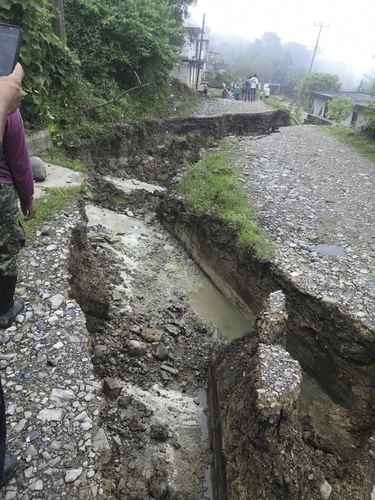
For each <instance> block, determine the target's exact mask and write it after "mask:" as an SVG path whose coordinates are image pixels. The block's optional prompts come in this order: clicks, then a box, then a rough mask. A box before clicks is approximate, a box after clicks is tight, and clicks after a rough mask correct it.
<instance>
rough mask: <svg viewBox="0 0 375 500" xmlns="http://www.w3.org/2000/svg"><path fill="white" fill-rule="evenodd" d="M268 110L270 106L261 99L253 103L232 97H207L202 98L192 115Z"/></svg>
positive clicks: (261, 111)
mask: <svg viewBox="0 0 375 500" xmlns="http://www.w3.org/2000/svg"><path fill="white" fill-rule="evenodd" d="M264 111H270V108H269V107H268V106H266V105H265V104H263V102H262V101H256V102H254V103H250V102H245V101H236V100H234V99H222V98H211V97H209V98H207V99H202V102H201V104H200V106H199V109H198V110H197V111H196V112H195V113H194V116H211V115H222V114H227V113H263V112H264Z"/></svg>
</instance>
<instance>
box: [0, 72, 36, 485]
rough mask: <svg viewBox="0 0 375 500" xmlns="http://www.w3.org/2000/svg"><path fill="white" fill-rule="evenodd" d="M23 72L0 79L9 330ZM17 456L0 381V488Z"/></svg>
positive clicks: (25, 200) (23, 196) (28, 188)
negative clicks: (10, 449) (11, 448)
mask: <svg viewBox="0 0 375 500" xmlns="http://www.w3.org/2000/svg"><path fill="white" fill-rule="evenodd" d="M22 80H23V69H22V67H21V66H20V65H19V64H18V65H17V66H16V68H15V70H14V72H13V73H12V74H11V75H9V76H5V77H0V328H8V326H10V325H11V324H12V322H13V321H14V319H15V318H16V316H17V314H19V312H20V311H21V310H22V308H23V303H22V301H15V300H14V292H15V288H16V283H17V266H16V259H17V254H18V252H19V250H20V249H21V247H22V245H23V243H24V234H23V231H22V228H21V226H20V225H19V221H18V200H17V195H18V197H19V198H20V201H21V208H22V211H23V213H24V215H26V216H32V214H33V208H32V198H33V178H32V171H31V165H30V160H29V156H28V153H27V148H26V138H25V131H24V128H23V123H22V118H21V115H20V113H19V111H18V108H19V106H20V103H21V99H22ZM16 465H17V459H16V457H14V456H12V455H6V421H5V402H4V394H3V389H2V386H1V380H0V487H2V486H4V485H5V484H6V483H7V482H8V481H9V480H10V479H11V477H12V476H13V474H14V472H15V469H16Z"/></svg>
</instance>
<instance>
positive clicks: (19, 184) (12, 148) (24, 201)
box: [4, 111, 34, 209]
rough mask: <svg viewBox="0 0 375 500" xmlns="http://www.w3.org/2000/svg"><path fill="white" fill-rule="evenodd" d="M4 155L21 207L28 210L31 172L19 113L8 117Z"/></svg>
mask: <svg viewBox="0 0 375 500" xmlns="http://www.w3.org/2000/svg"><path fill="white" fill-rule="evenodd" d="M4 154H5V160H6V163H7V165H8V168H9V170H10V173H11V175H12V177H13V181H14V184H15V186H16V189H17V192H18V195H19V197H20V200H21V205H22V207H23V208H25V209H30V208H31V206H32V203H33V195H34V181H33V172H32V168H31V163H30V157H29V152H28V149H27V144H26V134H25V129H24V126H23V121H22V117H21V113H20V112H19V111H16V112H15V113H13V114H11V115H10V116H9V117H8V121H7V126H6V129H5V135H4Z"/></svg>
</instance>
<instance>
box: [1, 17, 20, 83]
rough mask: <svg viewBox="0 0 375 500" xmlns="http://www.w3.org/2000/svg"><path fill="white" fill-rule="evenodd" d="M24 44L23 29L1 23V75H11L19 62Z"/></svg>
mask: <svg viewBox="0 0 375 500" xmlns="http://www.w3.org/2000/svg"><path fill="white" fill-rule="evenodd" d="M21 45H22V29H21V28H20V27H18V26H12V25H10V24H2V23H0V76H8V75H10V74H11V73H12V72H13V70H14V68H15V66H16V64H17V62H18V57H19V54H20V50H21Z"/></svg>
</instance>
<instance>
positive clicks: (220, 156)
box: [179, 151, 272, 260]
mask: <svg viewBox="0 0 375 500" xmlns="http://www.w3.org/2000/svg"><path fill="white" fill-rule="evenodd" d="M179 191H180V192H181V193H183V194H184V196H185V197H186V198H187V199H188V200H189V202H190V203H191V205H192V207H193V209H194V210H195V211H196V212H198V213H209V214H213V215H216V216H218V217H219V218H220V219H222V220H223V222H225V223H226V224H229V225H230V226H232V227H235V229H236V230H237V231H238V236H239V240H240V243H241V244H242V245H243V246H245V247H247V248H251V249H252V250H254V251H255V253H256V255H257V257H258V258H260V259H261V260H267V259H269V258H270V257H271V255H272V246H271V243H270V242H269V241H268V240H267V238H266V236H265V234H264V232H263V231H262V229H261V228H260V227H259V226H258V225H257V223H256V218H255V213H254V211H253V209H252V208H251V207H250V204H249V200H248V199H247V196H246V194H245V192H244V191H243V190H242V186H241V182H240V178H239V172H238V169H237V167H236V166H235V161H234V159H233V156H232V154H231V153H230V152H228V151H224V152H220V153H217V154H213V155H209V156H207V157H206V158H205V159H203V160H201V161H200V162H198V163H196V164H195V165H193V166H192V168H191V170H190V171H189V172H188V173H187V174H186V175H185V177H184V178H183V180H182V181H181V183H180V186H179Z"/></svg>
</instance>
